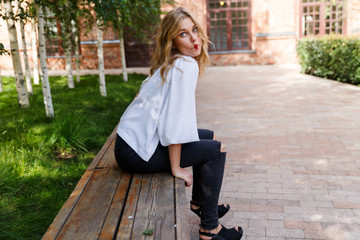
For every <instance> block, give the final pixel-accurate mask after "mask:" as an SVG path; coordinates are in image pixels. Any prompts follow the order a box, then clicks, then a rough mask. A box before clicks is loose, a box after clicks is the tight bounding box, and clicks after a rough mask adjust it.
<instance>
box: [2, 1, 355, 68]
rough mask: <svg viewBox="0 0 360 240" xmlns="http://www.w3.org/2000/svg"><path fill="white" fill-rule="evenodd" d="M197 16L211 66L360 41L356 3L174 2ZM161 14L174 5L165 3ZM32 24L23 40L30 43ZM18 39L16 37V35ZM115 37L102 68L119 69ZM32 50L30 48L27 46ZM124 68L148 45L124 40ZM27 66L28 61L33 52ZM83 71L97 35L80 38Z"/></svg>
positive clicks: (58, 58)
mask: <svg viewBox="0 0 360 240" xmlns="http://www.w3.org/2000/svg"><path fill="white" fill-rule="evenodd" d="M176 6H184V7H186V8H188V9H190V10H191V11H192V12H194V13H195V15H196V17H197V18H198V20H199V22H200V23H201V24H202V25H203V26H204V27H205V28H206V30H207V32H208V34H209V36H210V40H211V41H212V43H213V45H211V46H210V49H209V52H210V54H211V55H210V56H211V60H212V64H213V65H238V64H295V63H297V54H296V41H297V40H298V39H300V38H302V37H306V36H312V35H325V34H342V35H355V36H359V37H360V1H359V0H223V1H219V0H198V1H193V0H177V1H176V5H175V7H176ZM163 8H164V9H165V10H170V9H172V8H173V6H170V5H164V6H163ZM29 29H30V26H27V34H28V36H27V39H28V41H30V32H29ZM0 30H1V33H3V34H1V36H0V42H2V43H4V45H5V46H9V42H8V41H9V40H8V37H7V29H6V23H5V22H0ZM19 36H20V35H19ZM118 42H119V41H118V38H117V35H116V34H115V33H114V32H113V31H111V30H108V31H107V32H106V33H105V34H104V55H105V68H107V69H110V68H120V67H121V62H120V57H119V54H120V51H119V44H118ZM28 48H29V49H28V51H29V52H30V51H31V44H30V42H29V44H28ZM51 49H52V50H53V51H49V54H48V55H49V56H48V63H49V68H50V69H64V64H65V59H64V56H63V51H62V50H61V47H58V46H57V45H56V44H55V45H54V44H53V45H52V46H51ZM126 52H127V65H128V66H129V67H136V66H146V64H147V60H146V59H148V58H149V47H148V46H146V45H144V44H139V43H136V42H134V41H131V40H129V39H127V40H126ZM29 56H30V62H31V61H32V59H31V53H30V54H29ZM0 65H1V68H2V69H12V64H11V59H10V57H4V56H1V57H0ZM81 68H82V69H96V68H97V53H96V32H95V30H93V31H91V32H90V34H88V35H84V34H82V35H81Z"/></svg>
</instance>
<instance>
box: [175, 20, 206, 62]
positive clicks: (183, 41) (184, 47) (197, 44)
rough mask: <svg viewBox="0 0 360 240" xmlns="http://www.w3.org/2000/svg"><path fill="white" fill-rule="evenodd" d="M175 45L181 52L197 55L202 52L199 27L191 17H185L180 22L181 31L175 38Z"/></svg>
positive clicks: (187, 54)
mask: <svg viewBox="0 0 360 240" xmlns="http://www.w3.org/2000/svg"><path fill="white" fill-rule="evenodd" d="M173 46H174V47H175V48H176V50H178V51H179V52H180V53H182V54H184V55H186V56H191V57H196V56H199V55H200V53H201V39H200V37H199V35H198V29H197V26H196V25H195V23H194V22H193V20H191V18H190V17H187V18H184V19H183V20H182V21H181V23H180V31H179V33H178V35H177V36H176V38H175V39H174V40H173Z"/></svg>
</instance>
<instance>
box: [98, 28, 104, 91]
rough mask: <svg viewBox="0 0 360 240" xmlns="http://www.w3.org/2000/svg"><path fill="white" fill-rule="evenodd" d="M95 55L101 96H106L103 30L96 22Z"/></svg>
mask: <svg viewBox="0 0 360 240" xmlns="http://www.w3.org/2000/svg"><path fill="white" fill-rule="evenodd" d="M96 32H97V44H98V48H97V55H98V62H99V86H100V94H101V96H104V97H105V96H106V84H105V66H104V48H103V30H102V29H101V26H100V23H99V22H98V24H97V28H96Z"/></svg>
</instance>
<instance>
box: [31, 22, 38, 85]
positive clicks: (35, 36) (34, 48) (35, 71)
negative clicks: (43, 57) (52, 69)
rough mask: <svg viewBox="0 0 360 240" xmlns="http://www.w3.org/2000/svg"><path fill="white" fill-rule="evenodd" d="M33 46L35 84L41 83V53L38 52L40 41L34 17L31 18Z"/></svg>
mask: <svg viewBox="0 0 360 240" xmlns="http://www.w3.org/2000/svg"><path fill="white" fill-rule="evenodd" d="M31 48H32V56H33V62H34V69H33V74H34V84H35V85H39V84H40V79H39V53H38V42H37V34H36V22H35V19H34V18H31Z"/></svg>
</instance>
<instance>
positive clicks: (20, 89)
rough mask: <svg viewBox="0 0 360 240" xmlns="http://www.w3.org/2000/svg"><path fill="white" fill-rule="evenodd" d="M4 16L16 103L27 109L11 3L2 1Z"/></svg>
mask: <svg viewBox="0 0 360 240" xmlns="http://www.w3.org/2000/svg"><path fill="white" fill-rule="evenodd" d="M3 6H4V9H5V14H6V16H7V19H6V23H7V27H8V32H9V38H10V48H11V57H12V62H13V67H14V73H15V82H16V91H17V94H18V102H19V105H20V106H21V107H29V106H30V103H29V98H28V95H27V92H26V86H25V79H24V74H23V70H22V66H21V59H20V53H19V44H18V38H17V33H16V27H15V21H14V12H13V10H12V6H11V1H10V0H3Z"/></svg>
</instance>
